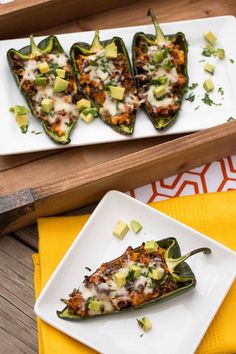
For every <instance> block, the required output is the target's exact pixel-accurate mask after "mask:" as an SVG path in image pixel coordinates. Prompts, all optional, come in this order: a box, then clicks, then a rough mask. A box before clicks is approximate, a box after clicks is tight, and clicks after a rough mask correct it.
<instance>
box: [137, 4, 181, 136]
mask: <svg viewBox="0 0 236 354" xmlns="http://www.w3.org/2000/svg"><path fill="white" fill-rule="evenodd" d="M148 15H150V16H151V17H152V21H153V24H154V27H155V31H156V35H155V36H154V35H151V34H145V33H143V32H138V33H136V34H135V36H134V39H133V45H132V50H133V66H134V73H135V77H136V81H137V86H138V91H139V98H140V99H141V102H142V103H143V106H144V107H145V110H146V112H147V114H148V115H149V117H150V119H151V121H152V123H153V125H154V127H155V128H156V129H157V130H162V129H164V128H167V127H169V126H170V125H171V124H172V123H174V121H175V119H176V118H177V115H178V112H179V110H180V107H181V103H182V100H183V96H184V93H185V90H186V87H187V85H188V74H187V52H188V44H187V41H186V38H185V35H184V34H183V33H181V32H178V33H176V34H173V35H164V34H163V32H162V30H161V28H160V26H159V24H158V22H157V19H156V17H155V15H154V14H153V12H152V10H151V9H149V10H148Z"/></svg>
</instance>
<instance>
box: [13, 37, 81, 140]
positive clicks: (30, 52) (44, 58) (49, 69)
mask: <svg viewBox="0 0 236 354" xmlns="http://www.w3.org/2000/svg"><path fill="white" fill-rule="evenodd" d="M7 58H8V62H9V65H10V68H11V71H12V72H13V75H14V78H15V80H16V82H17V84H18V86H19V88H20V90H21V91H22V93H23V95H24V96H25V98H26V100H27V103H28V105H29V107H30V109H31V112H32V114H33V115H34V116H35V117H36V118H37V119H39V120H40V122H41V124H42V126H43V129H44V130H45V132H46V133H47V134H48V136H49V137H50V138H51V139H52V140H53V141H54V142H56V143H59V144H67V143H69V142H70V133H71V131H72V129H73V127H74V126H75V124H76V121H77V120H78V118H79V111H78V109H77V107H76V103H77V102H78V101H79V100H81V99H83V98H84V94H82V92H81V91H79V90H78V87H77V84H76V80H75V79H74V77H73V75H72V67H71V64H70V59H69V57H68V56H67V55H66V53H65V52H64V50H63V48H62V47H61V45H60V43H59V41H58V39H57V38H56V37H55V36H49V37H47V38H45V39H44V40H42V41H41V42H40V43H39V44H38V46H36V44H35V41H34V38H33V36H32V35H31V36H30V46H27V47H24V48H22V49H20V50H16V49H10V50H9V51H8V53H7Z"/></svg>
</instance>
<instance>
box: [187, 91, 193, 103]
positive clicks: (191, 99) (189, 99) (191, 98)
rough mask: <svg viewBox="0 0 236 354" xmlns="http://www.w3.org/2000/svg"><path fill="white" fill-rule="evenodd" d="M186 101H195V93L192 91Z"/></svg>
mask: <svg viewBox="0 0 236 354" xmlns="http://www.w3.org/2000/svg"><path fill="white" fill-rule="evenodd" d="M185 100H186V101H189V102H193V101H194V100H195V95H194V94H193V93H192V92H191V93H190V95H188V97H186V98H185Z"/></svg>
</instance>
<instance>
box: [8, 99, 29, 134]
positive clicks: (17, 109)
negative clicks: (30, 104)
mask: <svg viewBox="0 0 236 354" xmlns="http://www.w3.org/2000/svg"><path fill="white" fill-rule="evenodd" d="M10 112H12V113H13V114H14V116H15V118H16V122H17V124H18V126H19V128H20V130H21V132H22V133H23V134H25V133H27V131H28V125H29V117H28V114H29V110H28V109H27V108H26V107H24V106H19V105H16V106H13V107H11V108H10Z"/></svg>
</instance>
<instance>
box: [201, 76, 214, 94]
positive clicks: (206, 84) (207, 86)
mask: <svg viewBox="0 0 236 354" xmlns="http://www.w3.org/2000/svg"><path fill="white" fill-rule="evenodd" d="M203 88H204V89H205V91H206V92H211V91H213V90H214V88H215V85H214V83H213V82H212V80H211V79H208V80H205V81H204V83H203Z"/></svg>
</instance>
